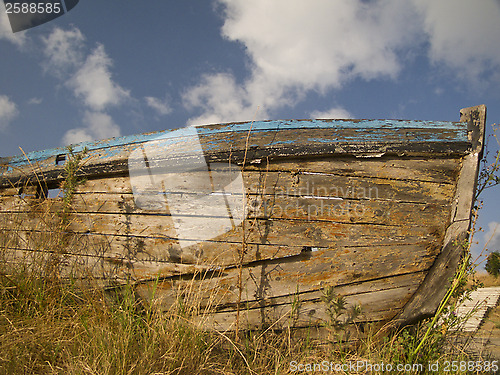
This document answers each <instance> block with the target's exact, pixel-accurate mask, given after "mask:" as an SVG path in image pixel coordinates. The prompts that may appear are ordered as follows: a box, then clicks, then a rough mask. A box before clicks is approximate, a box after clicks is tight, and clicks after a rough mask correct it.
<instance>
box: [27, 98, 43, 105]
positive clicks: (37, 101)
mask: <svg viewBox="0 0 500 375" xmlns="http://www.w3.org/2000/svg"><path fill="white" fill-rule="evenodd" d="M42 102H43V99H42V98H31V99H30V100H28V104H32V105H38V104H42Z"/></svg>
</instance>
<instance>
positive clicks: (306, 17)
mask: <svg viewBox="0 0 500 375" xmlns="http://www.w3.org/2000/svg"><path fill="white" fill-rule="evenodd" d="M2 4H3V3H2ZM499 41H500V0H479V1H470V0H348V1H346V0H343V1H342V0H310V1H305V0H252V1H248V0H196V1H195V0H184V1H168V0H167V1H162V2H158V1H142V2H128V1H122V0H107V1H97V0H85V1H80V3H79V4H78V5H77V6H76V7H75V8H74V9H73V10H71V11H70V12H68V13H67V14H65V15H64V16H61V17H59V18H57V19H55V20H53V21H51V22H48V23H46V24H43V25H40V26H37V27H35V28H32V29H29V30H27V31H24V32H18V33H12V30H11V28H10V25H9V21H8V18H7V16H6V13H5V8H4V6H3V5H0V156H11V155H17V154H20V153H21V151H20V149H19V148H20V147H21V148H22V149H23V150H24V151H25V152H29V151H33V150H42V149H47V148H52V147H59V146H63V145H67V144H70V143H76V142H80V141H86V140H94V139H103V138H109V137H116V136H120V135H131V134H137V133H143V132H149V131H156V130H164V129H174V128H180V127H184V126H187V125H197V124H209V123H220V122H232V121H250V120H258V119H290V118H360V119H362V118H367V119H371V118H397V119H413V120H444V121H458V120H459V110H460V108H464V107H469V106H473V105H478V104H486V106H487V108H488V118H487V134H488V135H491V134H492V133H493V131H492V124H499V123H500V106H499V104H500V48H499V43H500V42H499ZM498 135H499V137H500V132H499V134H498ZM488 149H489V159H488V162H491V161H493V160H492V159H493V158H492V157H493V156H494V154H495V152H496V150H497V149H498V144H497V143H496V141H495V139H494V138H493V137H491V136H490V137H489V140H488ZM499 192H500V190H499V189H497V188H491V189H488V190H486V191H485V193H484V194H483V197H482V198H483V200H484V204H483V208H482V209H481V211H480V214H479V220H478V223H477V227H481V228H482V229H483V231H482V232H478V233H477V234H476V236H475V237H474V241H476V242H478V243H477V244H474V245H473V253H474V255H478V254H479V253H480V252H481V250H482V249H483V248H484V245H485V244H486V243H487V242H488V240H489V242H488V243H487V245H488V248H489V249H490V250H500V202H499V200H498V197H499ZM497 226H498V229H497V230H495V228H497Z"/></svg>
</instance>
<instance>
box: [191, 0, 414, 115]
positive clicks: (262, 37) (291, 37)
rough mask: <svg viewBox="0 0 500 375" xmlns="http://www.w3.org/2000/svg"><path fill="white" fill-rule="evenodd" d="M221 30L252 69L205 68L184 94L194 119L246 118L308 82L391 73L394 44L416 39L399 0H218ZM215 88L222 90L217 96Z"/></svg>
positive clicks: (300, 91)
mask: <svg viewBox="0 0 500 375" xmlns="http://www.w3.org/2000/svg"><path fill="white" fill-rule="evenodd" d="M219 3H221V4H222V5H223V6H224V11H225V13H224V14H225V21H224V25H223V28H222V35H223V36H224V37H225V38H226V39H228V40H230V41H235V42H239V43H241V44H243V45H244V47H245V49H246V52H247V55H248V57H249V59H250V63H251V64H250V65H249V66H250V70H251V73H250V77H249V78H248V79H247V80H246V81H244V82H243V83H242V84H237V83H236V82H235V78H234V77H232V76H231V75H229V74H226V73H218V74H213V75H211V76H204V77H203V78H202V81H201V82H200V84H198V85H196V86H194V87H192V88H191V89H190V90H188V91H187V92H186V93H185V95H184V100H185V105H186V107H187V108H189V109H194V108H198V109H201V110H202V111H203V114H202V115H201V116H199V117H197V118H196V119H194V120H191V122H193V121H199V120H204V121H206V120H208V119H212V120H213V121H233V120H238V119H246V120H248V119H251V118H252V117H251V116H252V113H254V112H255V110H256V108H257V107H260V113H263V114H266V113H268V112H269V111H272V110H275V109H277V108H280V107H284V106H293V105H294V104H296V103H297V102H298V101H300V100H301V99H303V98H304V97H305V95H307V92H308V91H310V90H315V91H319V92H321V93H325V92H327V91H328V90H331V89H335V88H340V87H342V85H343V84H344V83H345V82H347V81H348V80H350V79H352V78H355V77H361V78H363V79H375V78H381V77H382V78H390V79H391V78H395V77H396V76H397V74H398V72H399V70H400V68H401V66H400V62H399V61H398V53H397V52H398V50H399V49H400V48H403V47H405V46H407V45H408V44H409V43H410V42H415V41H416V40H417V39H418V38H417V39H416V35H417V34H416V33H415V30H416V25H417V24H418V17H417V16H418V15H417V14H416V12H415V9H414V8H413V6H412V5H411V3H408V2H403V1H400V0H380V1H377V2H365V1H362V0H351V1H343V0H315V1H312V2H311V1H309V2H304V1H302V0H275V1H268V0H255V1H247V0H219ZM217 95H219V97H217Z"/></svg>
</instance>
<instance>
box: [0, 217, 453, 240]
mask: <svg viewBox="0 0 500 375" xmlns="http://www.w3.org/2000/svg"><path fill="white" fill-rule="evenodd" d="M4 215H7V216H11V215H10V214H4V213H0V222H3V223H4V225H5V226H4V227H3V228H2V229H9V228H12V227H14V228H16V227H19V226H20V225H23V224H24V225H25V226H24V228H42V226H43V224H44V220H46V219H41V218H39V217H38V216H36V214H23V213H20V214H18V215H15V217H8V218H6V219H5V220H7V222H6V221H5V220H4V219H3V217H4ZM214 220H216V219H213V220H211V221H214ZM170 222H171V218H170V217H168V216H144V215H115V214H107V215H91V214H85V215H82V216H76V217H75V219H74V220H73V221H72V222H70V223H69V227H68V228H69V230H71V231H73V232H75V233H93V234H104V235H109V236H113V235H117V234H120V233H121V234H124V235H130V236H136V237H160V238H171V239H175V238H177V232H175V229H174V228H173V227H172V226H171V225H169V224H170ZM246 222H247V224H246V240H247V242H248V243H254V244H274V245H287V244H289V243H290V242H292V243H293V244H294V245H296V246H307V247H328V246H330V245H331V244H332V243H334V244H336V245H337V246H349V245H358V246H364V245H370V244H372V245H386V244H392V243H413V242H415V241H416V240H419V239H420V240H422V241H425V240H427V239H433V240H437V241H439V240H441V239H442V236H443V230H444V228H443V227H442V226H436V227H428V226H409V227H406V226H402V225H374V224H364V223H351V224H346V223H335V222H325V221H307V220H290V219H285V220H265V219H247V220H246ZM5 223H6V224H5ZM202 224H203V225H205V226H209V227H211V228H212V225H213V223H211V224H210V223H207V222H205V221H204V222H203V223H201V224H200V223H199V222H196V221H194V222H193V224H192V225H200V231H202V230H204V228H203V227H201V225H202ZM21 228H23V227H22V226H21ZM242 238H243V237H242V231H241V227H237V228H235V229H233V230H229V231H228V232H226V233H224V234H221V235H219V236H217V237H215V238H213V239H212V240H214V241H218V242H232V243H241V241H242ZM183 240H186V241H189V240H190V239H189V238H185V239H183ZM192 240H193V241H194V243H193V244H195V243H196V242H199V241H200V240H199V239H192Z"/></svg>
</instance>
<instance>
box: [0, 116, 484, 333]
mask: <svg viewBox="0 0 500 375" xmlns="http://www.w3.org/2000/svg"><path fill="white" fill-rule="evenodd" d="M468 129H469V130H470V132H471V133H473V132H474V128H473V127H471V125H470V124H468V123H467V122H461V123H452V122H418V121H393V120H361V121H357V120H355V121H351V120H348V121H336V120H334V121H332V120H303V121H302V120H296V121H295V120H294V121H269V122H266V121H264V122H254V123H236V124H220V125H213V126H205V127H199V128H197V129H196V134H197V136H196V137H195V138H193V130H192V129H191V130H179V131H174V132H160V133H151V134H144V135H139V136H134V137H123V138H119V139H114V140H106V141H100V142H93V143H86V144H81V145H77V146H76V147H75V152H81V151H82V150H83V148H84V147H86V148H87V149H88V154H87V157H86V159H85V160H84V164H83V167H82V168H81V169H80V170H79V175H80V176H85V177H86V178H87V180H86V181H85V182H84V183H82V184H80V185H79V186H78V187H77V190H76V193H75V195H74V196H73V199H72V202H71V205H70V206H69V207H66V209H67V212H68V214H67V216H64V219H63V216H62V215H61V212H63V211H64V210H65V209H64V203H63V199H62V198H50V199H46V197H45V196H44V195H45V194H46V191H47V189H49V188H50V189H53V188H57V186H58V184H59V182H60V181H62V179H63V178H64V171H63V163H62V159H63V156H64V155H65V154H66V153H67V151H66V150H63V149H54V150H46V151H41V152H35V153H31V154H29V155H27V156H28V159H29V161H30V162H29V163H28V162H27V161H26V158H23V157H13V158H9V159H5V160H4V161H3V162H4V167H3V169H2V170H0V233H1V236H0V255H1V257H2V259H3V261H4V262H7V263H8V264H11V263H16V262H19V261H22V262H25V263H27V264H30V265H32V266H33V267H38V270H41V271H42V272H43V270H45V269H47V270H48V269H49V268H50V267H53V266H54V264H56V265H57V267H58V272H59V275H60V276H61V277H63V278H69V277H75V276H76V277H80V278H81V279H82V280H93V282H95V283H97V284H98V285H100V286H102V287H118V286H119V285H123V284H124V283H132V285H134V287H135V290H136V293H137V296H138V297H139V298H141V299H143V300H144V301H148V300H151V299H152V298H154V299H155V301H156V303H159V304H161V306H162V307H163V308H164V309H165V310H166V311H168V310H170V309H175V308H176V303H177V302H178V301H179V298H182V299H183V301H184V303H186V304H187V305H191V306H196V308H197V309H198V312H199V313H200V314H199V320H198V323H199V324H202V325H204V326H205V327H208V326H210V327H212V328H217V329H231V328H234V323H235V320H236V316H237V315H238V314H239V313H238V311H240V313H241V315H240V322H239V323H240V325H241V327H243V328H253V327H266V326H270V325H275V326H276V328H283V327H286V326H298V327H304V326H308V325H318V324H323V323H324V322H325V321H326V320H328V316H327V313H326V306H325V304H324V303H322V302H321V295H322V293H323V290H324V288H325V287H327V286H334V287H335V290H336V292H337V293H339V294H342V295H345V296H346V297H347V300H348V302H349V304H351V305H352V304H360V305H361V306H362V308H363V311H364V313H363V315H362V316H361V317H360V318H359V321H360V322H368V321H386V320H390V319H393V318H397V319H400V321H409V320H411V319H413V318H414V317H415V316H421V315H422V314H424V315H425V314H426V313H427V312H428V311H430V310H432V308H433V306H434V305H435V300H436V298H433V299H429V302H428V303H427V304H425V303H424V304H422V303H421V302H419V301H422V300H423V299H425V293H426V292H425V290H424V289H423V288H438V285H437V284H436V281H435V280H437V279H436V276H429V275H430V274H432V275H435V274H437V273H439V272H441V271H442V267H441V268H439V267H440V266H436V264H437V263H439V262H443V261H442V259H443V258H446V257H447V256H448V255H446V254H455V253H456V250H455V249H454V248H452V245H451V244H452V243H453V240H454V239H456V238H462V237H463V236H464V233H465V232H464V230H463V229H464V225H466V222H467V220H468V217H470V211H467V208H468V207H469V206H470V202H469V201H463V199H462V198H461V197H462V196H464V197H465V196H468V195H470V194H469V193H470V190H471V189H472V190H473V189H474V186H473V185H471V181H472V182H473V178H472V179H469V181H468V182H467V181H466V180H465V178H464V174H468V175H471V174H472V175H474V174H473V172H474V171H475V169H474V166H473V164H474V163H471V161H470V160H469V159H470V158H471V154H470V149H471V147H475V148H476V149H479V148H480V146H478V144H477V141H475V140H474V139H473V137H472V138H470V139H469V138H467V134H468V133H467V132H468ZM150 142H152V143H150ZM138 147H142V149H143V150H146V148H147V150H148V153H149V154H148V155H149V156H151V157H149V159H147V160H146V162H147V163H146V164H145V165H147V169H144V173H143V174H141V171H139V172H137V171H134V173H133V174H130V175H129V173H128V172H129V164H128V158H129V156H130V155H131V153H132V152H134V150H137V149H138ZM145 147H146V148H145ZM197 147H198V148H200V147H201V149H202V151H203V156H204V161H203V160H202V161H203V163H201V164H200V165H203V166H205V161H206V162H207V163H208V164H207V166H206V167H207V171H205V170H204V169H203V168H201V169H199V168H198V169H196V168H194V169H191V170H185V166H186V165H189V161H190V160H191V161H193V162H196V163H198V162H200V159H199V155H197V154H196V152H197V151H196V150H197ZM246 147H248V149H246ZM478 147H479V148H478ZM153 151H154V152H153ZM474 155H476V154H474ZM245 156H246V157H245ZM476 156H477V155H476ZM472 158H474V157H472ZM244 159H245V160H246V163H245V165H242V162H243V160H244ZM474 160H476V159H474ZM229 161H230V162H231V163H232V165H231V171H232V172H231V173H229V174H228V175H227V176H229V177H227V176H226V177H227V178H226V179H221V180H219V179H218V178H219V177H218V176H222V177H224V168H227V167H225V166H229V163H228V162H229ZM221 162H223V163H225V164H217V163H221ZM30 163H31V164H30ZM165 165H167V166H168V168H166V167H165ZM32 166H34V168H35V170H33V167H32ZM218 168H221V169H220V171H219V170H218ZM471 168H472V169H471ZM208 170H210V172H209V174H207V173H208ZM217 173H219V175H217ZM152 175H153V176H155V178H153V179H152V178H151V176H152ZM207 176H210V179H207ZM240 177H241V184H242V187H243V188H242V189H240V190H238V189H237V188H233V189H232V190H225V189H229V188H227V187H228V186H230V185H231V184H233V182H234V181H237V179H238V178H240ZM38 181H42V183H41V185H42V186H40V187H38V186H37V184H38ZM207 181H209V182H208V183H207ZM235 186H237V184H236V185H235ZM138 189H139V190H138ZM141 189H142V190H141ZM138 191H140V192H141V194H138ZM134 193H135V195H134ZM212 195H215V196H217V197H219V198H217V199H219V202H225V206H223V207H222V209H220V207H215V208H214V207H211V206H210V204H206V202H209V200H206V199H205V200H204V198H206V197H209V196H212ZM177 204H179V206H180V207H182V210H181V212H178V211H176V205H177ZM228 213H229V214H230V220H228V217H227V215H228ZM240 216H241V220H239V217H240ZM179 223H180V224H179ZM450 224H451V225H450ZM180 227H181V228H182V230H183V231H180V229H179V228H180ZM443 254H445V255H443ZM450 257H451V258H453V259H452V260H450V261H447V260H445V261H444V262H445V263H446V266H445V267H448V268H450V269H451V268H453V267H455V266H456V255H450ZM451 258H450V259H451ZM436 259H437V261H436ZM424 279H425V280H426V281H425V282H424V287H423V286H422V282H423V281H424ZM429 279H433V280H434V281H432V282H429V281H428V280H429ZM240 283H241V286H242V289H241V293H239V292H240V290H239V288H238V285H240ZM425 285H427V286H425ZM429 290H430V289H429ZM240 294H241V298H240V297H239V296H240ZM153 295H154V297H153ZM297 299H298V300H300V304H298V305H297V306H300V308H299V309H298V310H297V309H295V308H292V306H295V304H294V301H297ZM411 306H416V307H414V308H415V309H418V311H417V312H415V311H410V312H408V311H409V310H413V309H414V308H413V307H411ZM294 309H295V310H294ZM418 314H420V315H418Z"/></svg>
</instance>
